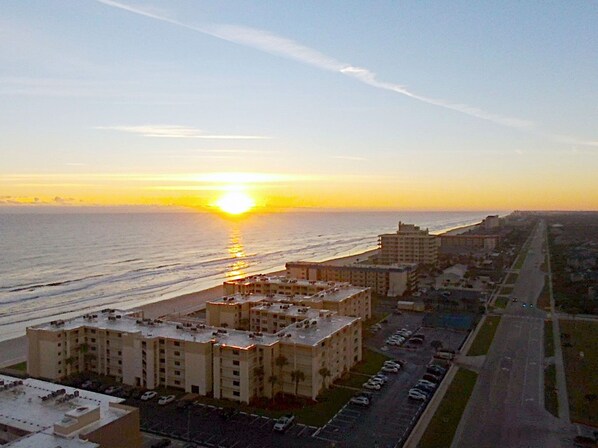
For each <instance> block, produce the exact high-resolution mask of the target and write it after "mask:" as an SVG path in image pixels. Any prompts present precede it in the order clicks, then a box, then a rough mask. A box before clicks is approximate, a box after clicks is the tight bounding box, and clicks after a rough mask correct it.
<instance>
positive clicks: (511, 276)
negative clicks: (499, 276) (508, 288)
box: [505, 272, 519, 285]
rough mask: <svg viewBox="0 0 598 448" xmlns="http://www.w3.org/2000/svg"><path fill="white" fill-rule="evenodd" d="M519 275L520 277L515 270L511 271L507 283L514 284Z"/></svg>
mask: <svg viewBox="0 0 598 448" xmlns="http://www.w3.org/2000/svg"><path fill="white" fill-rule="evenodd" d="M517 277H519V275H517V274H515V273H514V272H511V273H510V274H509V275H507V279H506V280H505V283H506V284H508V285H514V284H515V282H516V281H517Z"/></svg>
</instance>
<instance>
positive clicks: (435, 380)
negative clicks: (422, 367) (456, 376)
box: [422, 373, 442, 384]
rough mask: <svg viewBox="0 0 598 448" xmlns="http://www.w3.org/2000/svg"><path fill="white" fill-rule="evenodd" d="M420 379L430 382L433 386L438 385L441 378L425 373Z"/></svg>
mask: <svg viewBox="0 0 598 448" xmlns="http://www.w3.org/2000/svg"><path fill="white" fill-rule="evenodd" d="M422 379H424V380H427V381H430V382H431V383H434V384H438V383H440V382H441V381H442V377H440V376H439V375H434V374H432V373H425V374H424V376H422Z"/></svg>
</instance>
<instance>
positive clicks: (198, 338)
mask: <svg viewBox="0 0 598 448" xmlns="http://www.w3.org/2000/svg"><path fill="white" fill-rule="evenodd" d="M263 298H264V296H261V299H260V300H263ZM257 301H259V300H257ZM119 316H120V317H119ZM83 327H86V328H95V329H102V330H110V331H120V332H123V333H139V334H140V335H141V336H143V337H144V338H168V339H174V340H177V341H189V342H203V343H206V342H214V343H226V344H229V345H235V346H236V347H239V348H249V347H251V346H253V345H255V344H256V343H257V342H259V343H261V344H266V345H269V344H271V343H273V342H275V341H274V340H272V341H270V340H268V338H263V340H260V341H256V340H255V339H254V338H250V337H249V336H248V332H244V331H237V330H230V329H223V328H218V327H212V326H209V325H204V324H196V325H193V324H181V323H177V322H169V321H162V320H159V319H138V318H134V317H131V316H127V315H126V314H125V312H124V311H116V310H110V311H108V312H100V313H97V314H86V315H84V316H80V317H76V318H74V319H69V320H60V321H53V322H50V323H46V324H41V325H37V326H35V327H32V328H38V329H43V330H49V331H52V330H54V331H64V330H72V329H76V328H83Z"/></svg>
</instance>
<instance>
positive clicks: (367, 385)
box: [363, 381, 382, 390]
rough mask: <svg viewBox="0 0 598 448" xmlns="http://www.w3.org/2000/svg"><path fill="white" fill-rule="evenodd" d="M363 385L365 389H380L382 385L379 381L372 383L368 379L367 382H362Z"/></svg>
mask: <svg viewBox="0 0 598 448" xmlns="http://www.w3.org/2000/svg"><path fill="white" fill-rule="evenodd" d="M363 387H364V388H365V389H371V390H380V389H381V388H382V385H381V384H380V383H372V382H370V381H368V382H367V383H363Z"/></svg>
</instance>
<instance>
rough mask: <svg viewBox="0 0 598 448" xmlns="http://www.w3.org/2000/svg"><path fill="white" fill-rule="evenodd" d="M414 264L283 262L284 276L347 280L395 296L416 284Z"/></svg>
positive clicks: (305, 278)
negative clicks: (284, 267) (284, 265)
mask: <svg viewBox="0 0 598 448" xmlns="http://www.w3.org/2000/svg"><path fill="white" fill-rule="evenodd" d="M416 268H417V265H415V264H403V265H365V264H352V265H334V264H329V263H325V264H324V263H310V262H305V261H295V262H289V263H287V264H286V273H287V277H292V278H296V279H299V281H310V282H318V283H319V282H330V281H332V282H346V283H350V284H351V285H354V286H359V287H366V288H371V289H372V290H373V291H374V292H376V294H378V295H381V296H387V297H397V296H400V295H402V294H403V293H405V291H408V290H412V289H414V288H415V286H416V285H417V278H418V277H417V269H416Z"/></svg>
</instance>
